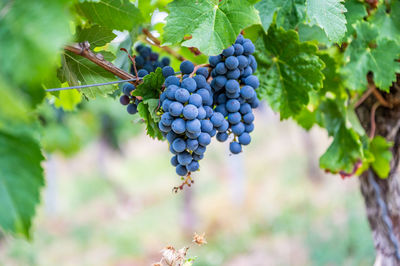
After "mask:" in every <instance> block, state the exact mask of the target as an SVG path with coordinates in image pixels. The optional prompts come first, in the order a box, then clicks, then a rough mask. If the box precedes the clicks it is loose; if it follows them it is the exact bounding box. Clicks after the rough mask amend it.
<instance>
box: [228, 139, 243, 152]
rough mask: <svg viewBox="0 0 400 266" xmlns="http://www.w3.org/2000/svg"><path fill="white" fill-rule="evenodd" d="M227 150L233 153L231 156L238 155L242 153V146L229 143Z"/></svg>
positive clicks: (236, 143)
mask: <svg viewBox="0 0 400 266" xmlns="http://www.w3.org/2000/svg"><path fill="white" fill-rule="evenodd" d="M229 150H230V151H231V152H232V153H233V154H238V153H241V152H242V145H240V143H238V142H236V141H234V142H231V143H230V144H229Z"/></svg>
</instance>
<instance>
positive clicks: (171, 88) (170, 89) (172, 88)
mask: <svg viewBox="0 0 400 266" xmlns="http://www.w3.org/2000/svg"><path fill="white" fill-rule="evenodd" d="M178 89H179V87H178V86H176V85H170V86H168V87H167V89H166V90H165V93H166V95H167V98H168V99H170V100H172V101H173V100H175V93H176V91H177V90H178Z"/></svg>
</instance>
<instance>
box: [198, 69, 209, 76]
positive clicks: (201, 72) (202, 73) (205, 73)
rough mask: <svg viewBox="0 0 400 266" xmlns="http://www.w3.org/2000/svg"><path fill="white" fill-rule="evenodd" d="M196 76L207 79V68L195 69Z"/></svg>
mask: <svg viewBox="0 0 400 266" xmlns="http://www.w3.org/2000/svg"><path fill="white" fill-rule="evenodd" d="M196 74H197V75H202V76H203V77H205V78H208V68H206V67H200V68H199V69H197V71H196Z"/></svg>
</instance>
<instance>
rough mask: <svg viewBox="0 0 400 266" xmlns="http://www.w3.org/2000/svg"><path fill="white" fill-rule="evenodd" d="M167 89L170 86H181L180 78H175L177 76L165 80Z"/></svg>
mask: <svg viewBox="0 0 400 266" xmlns="http://www.w3.org/2000/svg"><path fill="white" fill-rule="evenodd" d="M164 84H165V87H169V86H170V85H175V86H179V85H180V84H181V83H180V81H179V78H177V77H175V76H169V77H168V78H166V79H165V82H164Z"/></svg>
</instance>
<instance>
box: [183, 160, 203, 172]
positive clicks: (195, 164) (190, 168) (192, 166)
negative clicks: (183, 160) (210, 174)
mask: <svg viewBox="0 0 400 266" xmlns="http://www.w3.org/2000/svg"><path fill="white" fill-rule="evenodd" d="M186 168H187V170H188V171H190V172H194V171H197V170H199V168H200V164H199V162H197V161H192V162H191V163H190V164H188V165H187V167H186Z"/></svg>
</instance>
